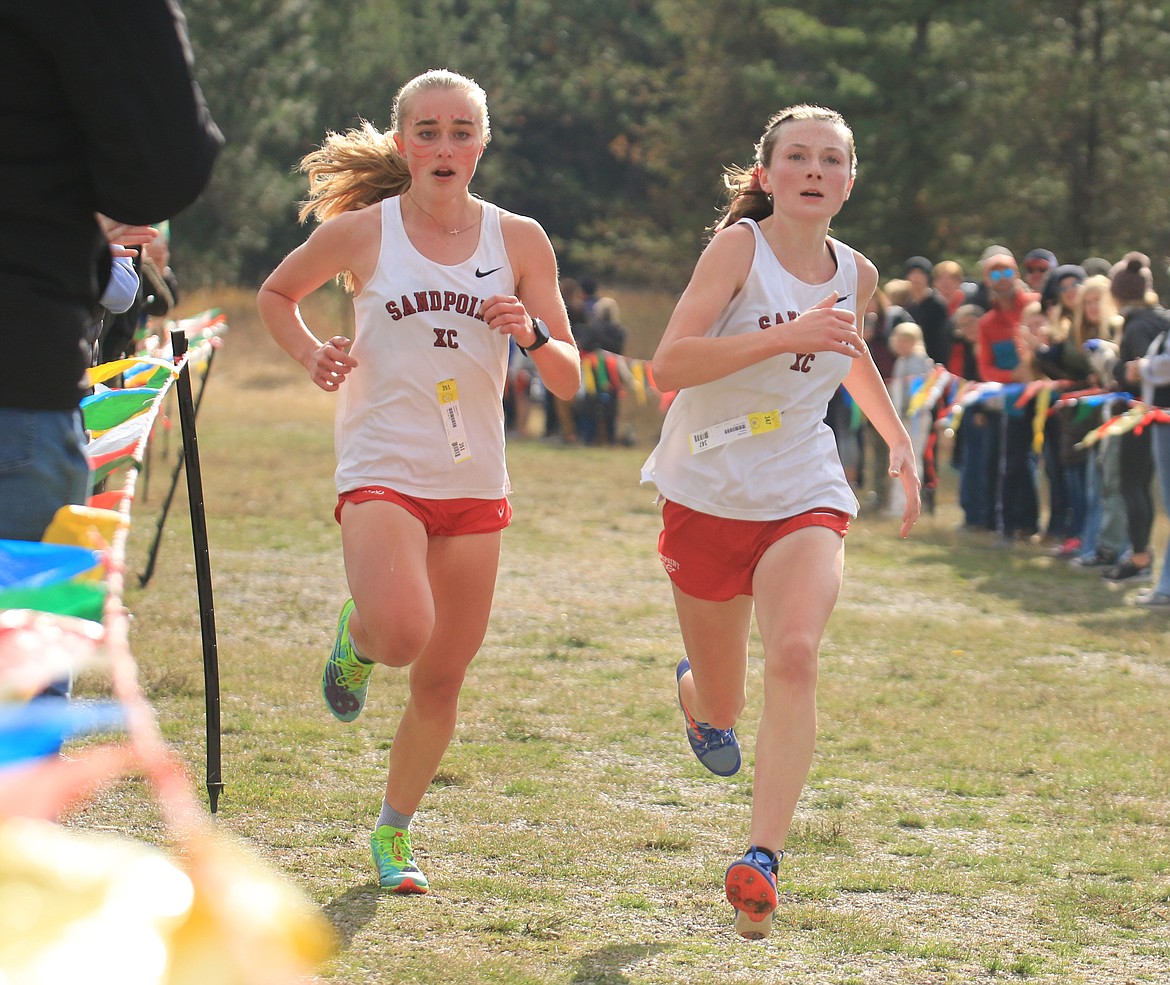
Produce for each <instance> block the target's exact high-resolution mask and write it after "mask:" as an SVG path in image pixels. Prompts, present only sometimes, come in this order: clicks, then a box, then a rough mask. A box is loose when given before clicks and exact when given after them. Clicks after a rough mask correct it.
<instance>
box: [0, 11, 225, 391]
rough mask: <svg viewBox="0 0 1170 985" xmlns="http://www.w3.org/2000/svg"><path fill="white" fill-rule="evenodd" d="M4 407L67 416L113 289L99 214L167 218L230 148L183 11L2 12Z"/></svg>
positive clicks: (0, 383)
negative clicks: (105, 293) (208, 97)
mask: <svg viewBox="0 0 1170 985" xmlns="http://www.w3.org/2000/svg"><path fill="white" fill-rule="evenodd" d="M0 134H2V136H0V358H2V359H3V365H4V372H3V373H0V407H19V408H28V409H42V410H68V409H71V408H73V407H76V406H77V403H78V400H79V399H80V397H81V394H82V392H83V391H82V389H81V379H82V375H83V373H84V371H85V367H86V365H87V364H88V361H89V360H88V354H87V352H86V345H85V336H86V331H87V328H88V327H89V325H90V322H91V320H92V313H93V310H94V307H95V305H96V304H97V301H98V298H99V297H100V296H101V292H102V290H103V289H104V288H105V284H106V281H107V280H108V279H109V268H110V255H109V248H108V245H107V243H106V241H105V238H104V237H103V235H102V233H101V231H100V229H99V227H98V225H97V223H96V221H95V220H94V215H93V214H94V212H102V213H104V214H106V215H108V216H110V217H112V218H114V219H118V220H120V221H123V222H129V223H134V224H146V223H152V222H160V221H162V220H163V219H169V218H171V217H172V216H174V215H175V214H176V213H178V212H180V211H181V210H182V209H184V208H186V207H187V206H188V205H190V204H191V202H193V201H194V200H195V198H196V196H198V194H199V192H200V191H201V190H202V189H203V187H204V186H205V185H206V183H207V180H208V178H209V177H210V175H211V168H212V165H213V163H214V161H215V158H216V156H217V155H218V153H219V149H220V147H221V146H222V143H223V138H222V136H221V135H220V133H219V130H218V128H217V127H216V125H215V123H214V121H213V120H212V119H211V116H210V114H209V113H208V110H207V106H206V104H205V103H204V100H203V94H202V93H201V92H200V90H199V88H198V86H197V85H196V84H195V82H194V81H193V79H192V76H191V50H190V44H189V42H188V39H187V27H186V21H185V19H184V17H183V14H182V11H181V10H180V8H179V6H178V2H177V0H117V2H116V3H95V2H93V0H53V2H52V3H43V2H41V3H38V2H35V0H34V2H32V3H30V2H28V0H0Z"/></svg>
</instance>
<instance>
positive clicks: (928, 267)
mask: <svg viewBox="0 0 1170 985" xmlns="http://www.w3.org/2000/svg"><path fill="white" fill-rule="evenodd" d="M902 273H903V275H904V276H903V277H901V278H895V279H892V280H890V281H887V282H886V283H885V284H883V285H882V287H881V288H880V289H879V290H878V291H877V293H876V295H875V297H874V299H873V301H872V302H871V304H870V310H869V313H868V315H867V319H866V325H865V330H866V339H867V342H868V344H869V346H870V349H871V351H872V352H873V355H874V359H875V361H876V362H877V364H878V367H879V369H880V370H881V372H882V375H883V377H884V378H885V379H886V380H887V383H888V385H889V386H890V389H891V394H892V395H893V396H894V398H895V405H896V406H898V408H899V410H900V411H901V412H902V414H903V418H904V421H905V423H906V426H907V429H908V430H909V431H910V433H911V434H912V435H915V436H916V437H915V442H916V448H918V449H919V451H920V455H921V461H920V463H919V464H920V470H921V474H922V476H923V480H924V486H925V489H924V493H925V495H924V502H925V504H926V507H927V509H928V510H930V509H932V508H933V504H934V497H935V495H936V493H937V489H938V486H939V477H940V472H939V470H940V468H944V467H945V468H952V469H954V470H955V472H956V473H957V494H958V501H959V506H960V508H961V511H962V515H963V522H962V529H963V530H964V531H967V532H974V533H985V534H988V535H990V536H991V537H993V538H994V539H995V540H996V542H998V543H1000V544H1002V545H1004V546H1011V545H1013V544H1020V543H1031V544H1042V545H1044V546H1045V548H1046V549H1047V550H1048V551H1049V552H1050V553H1051V554H1052V555H1053V556H1054V557H1057V558H1060V559H1063V560H1066V561H1068V562H1069V563H1070V564H1072V565H1074V566H1076V567H1078V568H1080V569H1082V570H1085V571H1091V572H1094V573H1099V574H1100V576H1101V577H1102V578H1103V579H1104V580H1105V581H1107V582H1111V583H1113V584H1114V585H1119V586H1123V587H1128V586H1131V585H1142V584H1147V583H1150V582H1152V581H1153V580H1154V579H1153V575H1154V558H1153V554H1152V548H1151V544H1150V535H1151V531H1152V529H1153V526H1154V517H1155V508H1156V503H1157V498H1156V497H1155V495H1154V490H1153V482H1154V479H1155V477H1156V478H1157V479H1158V481H1159V484H1160V488H1161V501H1162V503H1164V504H1165V503H1170V346H1168V345H1167V340H1168V338H1170V331H1168V330H1170V313H1167V311H1166V310H1164V309H1163V307H1162V306H1161V304H1160V302H1159V298H1158V295H1157V294H1156V293H1155V291H1154V287H1153V275H1152V272H1151V269H1150V261H1149V258H1148V257H1146V256H1145V255H1144V254H1142V253H1137V252H1133V253H1128V254H1126V255H1125V256H1124V257H1122V258H1121V259H1120V260H1118V261H1117V262H1112V263H1111V262H1110V261H1108V260H1105V259H1103V258H1100V257H1089V258H1087V259H1085V260H1082V261H1081V262H1079V263H1060V262H1059V260H1058V259H1057V257H1056V256H1055V255H1054V254H1053V252H1052V251H1050V250H1046V249H1033V250H1029V251H1028V252H1027V253H1025V254H1024V257H1023V262H1022V264H1021V263H1020V262H1018V261H1017V259H1016V255H1015V253H1014V252H1013V251H1012V250H1011V249H1009V248H1008V247H1006V246H1002V245H999V244H994V245H991V246H988V247H987V249H986V250H984V251H983V254H982V256H981V257H980V259H979V265H978V272H977V276H972V277H968V276H966V275H965V272H964V271H963V269H962V267H961V266H960V265H959V264H958V263H956V262H955V261H953V260H941V261H939V262H938V263H934V262H932V261H931V260H929V259H927V258H926V257H922V256H915V257H911V258H910V259H909V260H907V261H906V263H905V265H904V269H903V271H902ZM843 399H845V400H846V401H847V399H848V398H847V394H846V395H843ZM828 421H829V423H830V425H832V426H833V427H834V429H835V430H836V431H837V433H838V446H839V448H841V450H842V461H843V463H845V464H846V471H847V473H849V474H850V477H851V479H854V481H855V482H856V485H857V488H858V493H859V498H860V500H861V503H862V508H863V512H873V513H884V512H888V511H890V510H894V511H896V510H897V508H898V504H897V503H896V502H893V501H892V499H893V494H894V492H895V491H894V490H892V489H888V488H887V484H886V483H884V482H883V481H882V480H883V478H884V470H883V469H882V468H881V466H880V463H881V462H882V461H883V460H884V449H882V448H881V447H880V441H878V440H876V439H875V436H874V434H873V432H872V428H868V427H867V426H866V424H865V422H864V421H861V422H858V421H857V420H856V415H850V414H847V413H841V412H839V411H837V412H834V409H833V407H830V414H829V417H828ZM875 463H876V464H875ZM1167 553H1168V555H1170V548H1168V551H1167ZM1166 560H1170V557H1168V558H1167V559H1166ZM1168 568H1170V566H1168V565H1167V564H1166V563H1165V562H1164V563H1163V565H1162V569H1161V574H1160V578H1159V580H1158V581H1157V583H1156V584H1155V585H1154V586H1153V587H1147V588H1145V589H1143V590H1142V591H1140V592H1139V593H1137V594H1136V595H1135V596H1133V598H1132V601H1133V603H1134V604H1136V605H1139V606H1143V607H1146V608H1160V609H1167V610H1170V570H1168Z"/></svg>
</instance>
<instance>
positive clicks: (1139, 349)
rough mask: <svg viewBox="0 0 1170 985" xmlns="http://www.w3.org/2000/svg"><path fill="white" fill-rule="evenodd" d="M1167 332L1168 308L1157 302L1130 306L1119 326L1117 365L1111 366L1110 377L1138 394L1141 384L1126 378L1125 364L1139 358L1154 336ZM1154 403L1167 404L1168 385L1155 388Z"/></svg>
mask: <svg viewBox="0 0 1170 985" xmlns="http://www.w3.org/2000/svg"><path fill="white" fill-rule="evenodd" d="M1166 331H1170V311H1167V310H1166V309H1165V308H1163V307H1161V306H1159V305H1155V306H1154V307H1152V308H1131V309H1130V310H1129V311H1127V312H1126V315H1125V321H1124V322H1122V325H1121V341H1120V342H1119V343H1118V347H1117V348H1118V359H1117V365H1116V366H1115V367H1114V369H1113V376H1114V378H1115V379H1116V380H1117V383H1118V386H1119V387H1120V388H1121V389H1122V390H1125V391H1127V392H1129V393H1132V394H1134V396H1137V397H1140V396H1141V392H1142V391H1141V384H1140V383H1130V382H1128V381H1127V380H1126V378H1125V364H1126V363H1127V362H1130V361H1132V360H1134V359H1141V358H1142V356H1144V355H1145V354H1146V353H1147V352H1148V351H1149V349H1150V344H1151V343H1152V342H1153V341H1154V339H1156V338H1157V337H1158V336H1159V335H1161V334H1162V333H1163V332H1166ZM1154 405H1155V406H1157V407H1170V387H1158V388H1157V389H1156V390H1155V391H1154Z"/></svg>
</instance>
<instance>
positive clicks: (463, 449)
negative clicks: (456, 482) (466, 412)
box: [435, 379, 471, 464]
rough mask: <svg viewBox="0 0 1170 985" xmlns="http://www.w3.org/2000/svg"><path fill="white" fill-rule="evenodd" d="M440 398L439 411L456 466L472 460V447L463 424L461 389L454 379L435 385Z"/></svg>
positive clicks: (441, 381)
mask: <svg viewBox="0 0 1170 985" xmlns="http://www.w3.org/2000/svg"><path fill="white" fill-rule="evenodd" d="M435 393H436V394H437V395H438V398H439V410H440V412H441V413H442V415H443V429H444V431H446V433H447V447H449V448H450V449H451V459H452V461H454V462H455V463H456V464H459V463H460V462H466V461H467V460H468V459H469V458H471V447H470V446H469V445H468V443H467V428H466V427H465V426H464V424H463V413H462V412H461V411H460V410H459V387H458V385H457V384H456V383H455V380H454V379H450V380H440V381H439V382H438V383H436V384H435Z"/></svg>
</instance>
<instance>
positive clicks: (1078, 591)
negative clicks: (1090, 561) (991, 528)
mask: <svg viewBox="0 0 1170 985" xmlns="http://www.w3.org/2000/svg"><path fill="white" fill-rule="evenodd" d="M916 536H917V537H918V540H919V542H920V543H921V544H923V545H927V546H928V547H929V548H930V550H929V551H925V552H923V553H922V555H921V562H922V563H926V564H946V565H949V566H951V567H952V568H954V569H955V570H956V571H957V572H958V574H959V575H960V576H961V577H962V578H963V580H964V581H966V582H968V583H969V584H970V586H971V590H972V591H974V592H978V593H982V594H986V595H994V596H997V597H999V598H1003V599H1010V600H1012V601H1014V602H1016V603H1017V604H1018V605H1019V606H1020V607H1021V608H1023V609H1025V610H1027V611H1028V612H1032V613H1035V614H1037V615H1057V614H1061V615H1066V614H1068V613H1069V612H1078V613H1081V614H1083V616H1084V619H1083V625H1085V627H1086V628H1091V629H1094V630H1108V629H1109V627H1110V626H1111V625H1113V624H1114V623H1116V622H1118V621H1121V622H1125V621H1128V620H1129V619H1132V616H1133V609H1132V608H1130V607H1128V606H1127V605H1126V604H1125V594H1124V592H1122V591H1117V590H1115V589H1114V588H1112V587H1111V586H1109V585H1107V584H1104V583H1103V581H1102V578H1101V576H1100V571H1099V569H1089V570H1079V569H1076V568H1074V567H1072V566H1070V565H1068V564H1067V563H1066V562H1064V561H1059V560H1056V559H1053V558H1050V557H1048V556H1047V555H1046V553H1045V548H1042V547H1039V546H1037V545H1034V544H1027V543H1021V544H1014V545H1010V546H1003V545H1001V544H998V543H996V541H995V540H994V539H993V536H992V535H991V534H990V533H989V534H987V535H982V534H966V533H953V532H946V531H930V532H923V533H922V534H920V535H916ZM1127 617H1128V619H1127Z"/></svg>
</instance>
